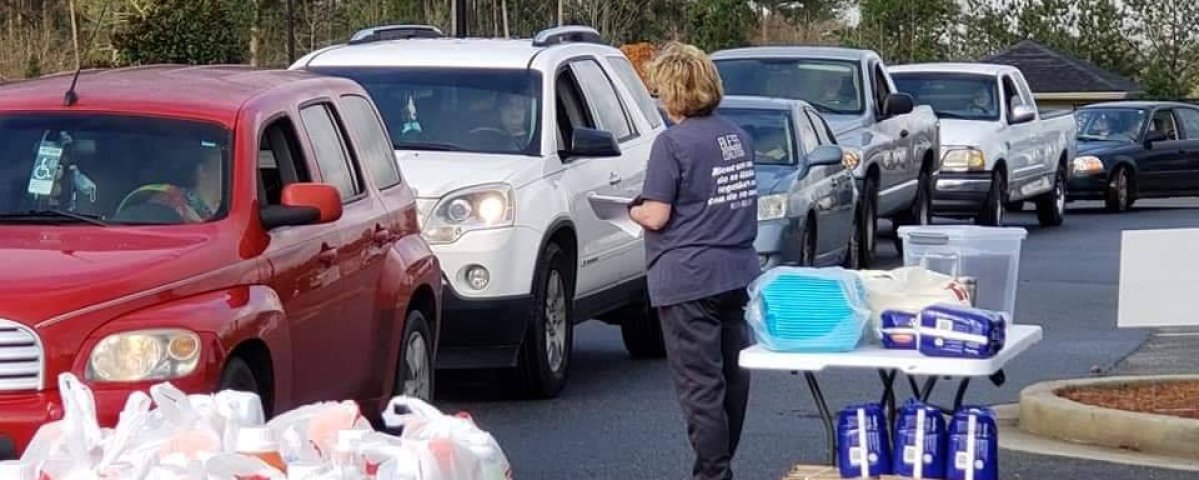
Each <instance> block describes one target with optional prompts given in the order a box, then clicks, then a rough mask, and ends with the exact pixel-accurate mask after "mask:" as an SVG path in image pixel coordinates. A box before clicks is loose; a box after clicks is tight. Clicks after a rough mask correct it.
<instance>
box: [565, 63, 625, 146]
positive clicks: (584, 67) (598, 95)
mask: <svg viewBox="0 0 1199 480" xmlns="http://www.w3.org/2000/svg"><path fill="white" fill-rule="evenodd" d="M570 67H571V70H573V71H574V73H575V78H576V79H577V80H578V81H579V86H580V87H582V89H583V96H584V97H585V98H586V99H587V100H588V103H590V104H591V108H592V109H593V110H594V112H595V117H596V118H595V120H596V123H597V124H598V126H599V128H600V129H601V130H607V131H609V132H611V133H612V135H613V136H615V137H616V139H617V140H618V141H625V140H628V139H630V138H633V137H635V136H636V131H635V130H634V129H633V126H632V125H630V124H629V116H628V115H626V114H625V110H624V105H623V104H622V103H621V101H620V96H619V95H617V94H616V87H614V86H612V81H611V80H609V79H608V75H606V74H604V71H603V69H602V68H600V66H599V63H598V62H596V61H595V60H578V61H575V62H571V64H570Z"/></svg>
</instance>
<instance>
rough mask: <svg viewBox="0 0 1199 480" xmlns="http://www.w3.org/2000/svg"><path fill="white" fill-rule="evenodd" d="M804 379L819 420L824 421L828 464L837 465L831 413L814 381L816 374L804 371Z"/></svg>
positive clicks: (835, 441) (818, 386) (835, 432)
mask: <svg viewBox="0 0 1199 480" xmlns="http://www.w3.org/2000/svg"><path fill="white" fill-rule="evenodd" d="M803 375H804V380H807V381H808V389H809V390H811V391H812V400H813V401H815V402H816V410H818V411H820V420H821V421H823V422H824V433H825V435H826V437H825V439H826V440H827V442H828V464H829V465H831V466H834V467H835V466H837V430H836V429H835V428H834V427H833V414H832V412H830V411H829V409H828V402H826V401H825V400H824V392H822V391H821V390H820V383H819V382H817V381H816V374H814V373H812V372H804V374H803Z"/></svg>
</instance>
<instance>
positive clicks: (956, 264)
mask: <svg viewBox="0 0 1199 480" xmlns="http://www.w3.org/2000/svg"><path fill="white" fill-rule="evenodd" d="M929 258H941V259H945V260H952V261H953V270H952V271H951V272H950V274H949V276H951V277H953V278H955V279H956V278H958V277H959V276H960V274H961V269H962V256H961V255H958V254H956V253H934V252H930V253H926V254H924V255H921V256H920V268H923V269H925V270H930V269H929V268H928V259H929Z"/></svg>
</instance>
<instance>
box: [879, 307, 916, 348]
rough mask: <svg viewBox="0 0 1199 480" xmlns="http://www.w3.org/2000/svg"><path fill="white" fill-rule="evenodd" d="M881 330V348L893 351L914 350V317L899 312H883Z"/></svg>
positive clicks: (910, 314)
mask: <svg viewBox="0 0 1199 480" xmlns="http://www.w3.org/2000/svg"><path fill="white" fill-rule="evenodd" d="M880 318H881V319H882V325H881V328H880V329H881V330H882V334H883V348H889V349H894V350H915V349H916V343H917V339H918V338H919V336H918V335H917V334H918V331H917V330H916V315H915V314H913V313H908V312H903V311H899V310H884V311H883V313H882V315H880Z"/></svg>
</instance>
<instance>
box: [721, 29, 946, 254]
mask: <svg viewBox="0 0 1199 480" xmlns="http://www.w3.org/2000/svg"><path fill="white" fill-rule="evenodd" d="M712 61H713V62H715V63H716V68H717V69H718V70H719V71H720V77H721V79H722V81H723V82H724V89H725V93H727V94H729V95H752V96H760V97H779V98H786V99H792V100H803V101H805V102H807V103H808V104H809V105H811V106H812V107H813V108H815V109H816V110H817V111H818V112H820V114H821V116H823V117H824V119H825V120H826V121H828V123H829V125H830V126H831V127H832V128H833V132H834V133H835V134H836V136H837V143H838V144H840V145H841V146H842V147H843V148H845V149H846V150H847V151H849V152H851V157H852V158H854V161H853V164H852V165H851V168H852V169H853V172H854V178H855V179H856V182H857V187H858V195H859V199H858V202H857V205H858V217H859V220H858V221H859V222H861V225H862V228H860V229H858V231H859V232H861V233H860V238H859V240H858V241H857V245H858V248H859V249H861V252H860V254H859V258H860V261H861V264H862V266H864V267H868V266H870V263H871V259H872V258H873V256H874V249H875V236H876V232H877V225H878V223H877V222H878V218H879V217H885V218H891V219H892V220H893V221H895V222H896V223H898V224H900V225H927V224H928V223H929V222H930V221H931V217H930V211H931V210H930V205H931V203H930V202H931V188H932V178H933V175H934V174H935V173H936V172H937V169H938V166H939V165H938V163H937V161H938V159H939V157H938V156H937V155H938V151H939V149H940V140H939V135H940V130H939V128H938V125H937V116H936V115H935V114H934V113H933V111H932V109H930V108H928V107H916V108H913V104H912V99H911V97H910V96H908V95H907V94H904V93H901V92H900V91H899V90H897V89H896V88H895V83H894V82H893V81H892V80H891V77H890V75H888V74H887V67H886V65H884V64H883V61H882V59H880V58H879V56H878V54H877V53H875V52H872V51H869V50H856V49H850V48H838V47H750V48H740V49H734V50H725V51H720V52H716V53H713V54H712Z"/></svg>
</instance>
